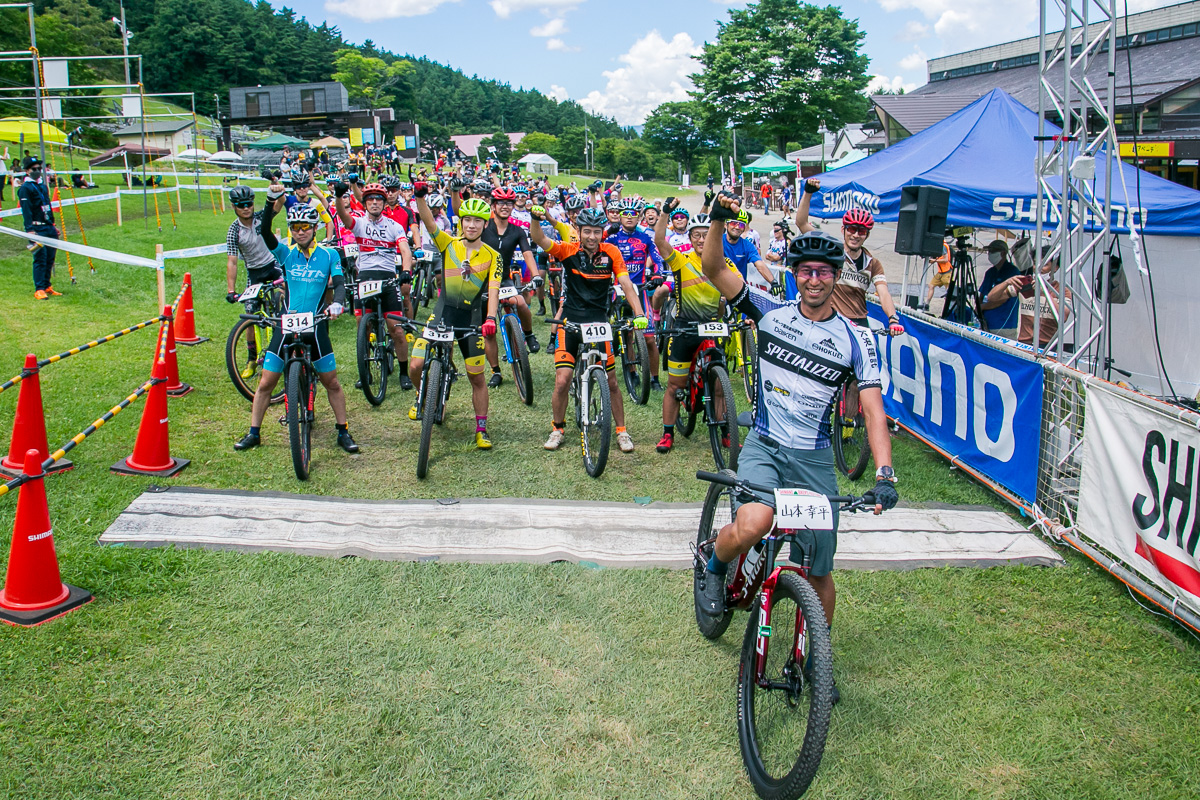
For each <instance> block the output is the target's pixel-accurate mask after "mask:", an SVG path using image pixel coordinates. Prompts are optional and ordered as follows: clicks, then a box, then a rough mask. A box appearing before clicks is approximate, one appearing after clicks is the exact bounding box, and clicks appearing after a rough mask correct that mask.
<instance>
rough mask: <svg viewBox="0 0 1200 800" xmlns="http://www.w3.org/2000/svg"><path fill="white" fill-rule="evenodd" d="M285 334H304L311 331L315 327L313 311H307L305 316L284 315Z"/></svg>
mask: <svg viewBox="0 0 1200 800" xmlns="http://www.w3.org/2000/svg"><path fill="white" fill-rule="evenodd" d="M282 320H283V332H284V333H304V332H305V331H311V330H312V327H313V315H312V312H311V311H306V312H304V313H303V314H284V315H283V317H282Z"/></svg>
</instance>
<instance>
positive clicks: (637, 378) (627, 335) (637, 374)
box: [621, 328, 650, 406]
mask: <svg viewBox="0 0 1200 800" xmlns="http://www.w3.org/2000/svg"><path fill="white" fill-rule="evenodd" d="M621 375H622V376H624V378H625V391H626V392H628V393H629V399H630V400H632V401H633V402H634V403H635V404H637V405H639V406H644V405H646V403H648V402H650V348H649V347H647V346H646V337H645V335H643V334H642V332H641V331H639V330H637V329H636V328H634V329H633V330H627V331H623V332H622V333H621Z"/></svg>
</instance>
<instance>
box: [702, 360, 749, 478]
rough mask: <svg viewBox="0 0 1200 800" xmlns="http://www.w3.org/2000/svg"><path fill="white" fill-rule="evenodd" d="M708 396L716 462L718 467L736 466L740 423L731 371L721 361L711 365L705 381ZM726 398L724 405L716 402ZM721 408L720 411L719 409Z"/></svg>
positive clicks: (706, 406) (710, 438)
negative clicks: (718, 397)
mask: <svg viewBox="0 0 1200 800" xmlns="http://www.w3.org/2000/svg"><path fill="white" fill-rule="evenodd" d="M705 388H706V390H707V391H706V394H707V399H706V400H705V401H704V415H705V416H706V417H707V418H708V441H709V444H710V445H711V446H712V454H713V461H714V462H716V465H717V469H718V470H722V469H725V468H726V467H729V468H730V469H737V457H738V450H739V449H740V448H739V446H738V425H737V403H735V402H734V399H733V383H732V382H731V381H730V380H729V373H728V372H727V371H726V370H725V368H724V367H722V366H721V365H720V364H714V365H713V366H711V367H709V368H708V380H706V381H705ZM718 394H720V396H721V397H722V398H723V399H724V401H725V402H724V408H723V409H721V404H719V403H718V402H717V395H718ZM718 409H721V411H723V412H724V413H721V411H718Z"/></svg>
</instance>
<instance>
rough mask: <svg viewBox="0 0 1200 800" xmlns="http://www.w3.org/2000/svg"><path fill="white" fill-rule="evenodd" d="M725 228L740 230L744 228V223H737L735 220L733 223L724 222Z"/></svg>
mask: <svg viewBox="0 0 1200 800" xmlns="http://www.w3.org/2000/svg"><path fill="white" fill-rule="evenodd" d="M725 227H726V228H739V229H740V228H744V227H746V223H744V222H737V221H736V220H735V221H733V222H726V223H725Z"/></svg>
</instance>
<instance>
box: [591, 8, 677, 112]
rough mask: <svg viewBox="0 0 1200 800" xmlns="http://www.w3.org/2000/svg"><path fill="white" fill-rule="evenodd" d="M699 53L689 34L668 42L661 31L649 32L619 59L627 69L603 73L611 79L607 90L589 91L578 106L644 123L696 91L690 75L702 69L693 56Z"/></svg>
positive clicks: (622, 68)
mask: <svg viewBox="0 0 1200 800" xmlns="http://www.w3.org/2000/svg"><path fill="white" fill-rule="evenodd" d="M699 52H700V47H699V46H698V45H697V44H696V43H695V42H694V41H692V37H691V36H689V35H688V34H686V33H677V34H675V36H673V37H672V38H671V40H670V41H667V40H665V39H663V37H662V35H661V34H659V32H658V31H656V30H653V31H650V33H648V34H646V35H645V36H643V37H642V38H641V39H638V40H637V41H636V42H634V43H633V46H632V47H630V48H629V52H627V53H625V54H624V55H621V56H619V57H618V59H617V60H619V61H621V62H622V63H623V64H624V65H625V66H623V67H619V68H618V69H615V70H606V71H605V72H604V77H605V78H606V79H607V80H608V84H607V85H606V86H605V87H604V91H603V92H600V91H596V90H593V91H591V92H588V95H587V97H584V98H582V99H581V100H580V101H579V104H580V105H582V106H583V107H584V108H586V109H588V110H589V111H592V112H595V113H597V114H602V115H604V116H608V117H614V118H616V120H617V122H619V123H621V124H622V125H638V124H641V123H642V122H643V121H645V119H646V116H647V115H648V114H649V113H650V112H651V111H653V110H654V109H655V108H656V107H657V106H658V105H659V104H660V103H666V102H671V101H676V100H687V99H688V94H687V93H688V90H689V89H692V88H693V85H692V79H691V78H690V77H688V76H689V75H690V74H691V73H692V72H695V71H696V70H697V69H698V67H699V65H698V64H697V63H696V62H695V61H694V60H693V59H692V56H693V55H697V54H698V53H699Z"/></svg>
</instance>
